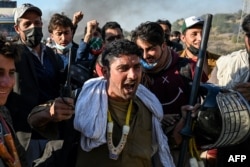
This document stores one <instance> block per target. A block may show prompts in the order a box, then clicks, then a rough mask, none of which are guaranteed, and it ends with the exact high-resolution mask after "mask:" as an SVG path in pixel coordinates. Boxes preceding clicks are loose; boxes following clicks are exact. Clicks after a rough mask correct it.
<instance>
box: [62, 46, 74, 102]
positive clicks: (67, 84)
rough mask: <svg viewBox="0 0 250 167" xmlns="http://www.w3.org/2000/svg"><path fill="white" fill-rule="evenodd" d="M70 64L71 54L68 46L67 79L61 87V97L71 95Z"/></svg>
mask: <svg viewBox="0 0 250 167" xmlns="http://www.w3.org/2000/svg"><path fill="white" fill-rule="evenodd" d="M71 64H72V56H71V48H69V63H68V72H67V80H66V82H65V85H64V86H63V88H62V96H63V97H71V92H72V88H71V74H70V68H71Z"/></svg>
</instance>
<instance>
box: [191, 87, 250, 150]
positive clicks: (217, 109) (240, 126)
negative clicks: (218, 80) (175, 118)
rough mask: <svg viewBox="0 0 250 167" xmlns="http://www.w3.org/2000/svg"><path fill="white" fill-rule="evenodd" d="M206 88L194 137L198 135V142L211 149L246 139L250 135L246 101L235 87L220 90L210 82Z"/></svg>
mask: <svg viewBox="0 0 250 167" xmlns="http://www.w3.org/2000/svg"><path fill="white" fill-rule="evenodd" d="M203 86H204V85H203ZM211 86H212V87H211ZM205 89H207V95H206V98H205V100H204V102H203V104H202V107H201V110H200V112H199V116H198V119H197V123H196V126H195V134H196V137H197V138H198V139H201V140H199V141H200V143H199V141H198V143H199V145H201V147H202V148H203V149H212V148H218V147H226V146H231V145H235V144H239V143H241V142H243V141H245V139H247V138H248V137H249V135H250V123H249V122H250V106H249V104H248V102H247V101H246V100H245V99H244V98H243V96H242V95H241V94H240V93H239V92H237V91H233V90H222V89H221V88H219V87H216V86H214V85H212V84H209V85H207V86H205ZM215 97H216V98H215ZM196 141H197V140H196Z"/></svg>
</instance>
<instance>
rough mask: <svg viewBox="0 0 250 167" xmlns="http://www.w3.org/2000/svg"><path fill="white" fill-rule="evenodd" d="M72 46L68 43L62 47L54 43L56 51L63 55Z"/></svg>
mask: <svg viewBox="0 0 250 167" xmlns="http://www.w3.org/2000/svg"><path fill="white" fill-rule="evenodd" d="M72 45H73V44H72V42H70V43H69V44H68V45H66V46H62V45H59V44H57V43H56V49H58V50H59V51H60V52H62V53H65V52H67V51H68V50H69V48H71V47H72Z"/></svg>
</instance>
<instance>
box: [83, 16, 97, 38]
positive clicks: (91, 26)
mask: <svg viewBox="0 0 250 167" xmlns="http://www.w3.org/2000/svg"><path fill="white" fill-rule="evenodd" d="M98 25H99V23H98V22H97V21H96V20H90V21H88V22H87V31H86V34H85V36H84V42H86V43H88V42H89V41H90V40H91V38H92V36H93V34H94V32H95V31H96V28H97V27H98Z"/></svg>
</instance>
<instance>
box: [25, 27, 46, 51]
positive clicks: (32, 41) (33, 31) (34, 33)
mask: <svg viewBox="0 0 250 167" xmlns="http://www.w3.org/2000/svg"><path fill="white" fill-rule="evenodd" d="M23 33H24V34H25V37H26V40H25V44H26V45H27V46H29V47H31V48H34V47H36V46H37V45H38V44H40V43H41V40H42V38H43V32H42V28H41V27H33V28H30V29H28V30H25V31H23Z"/></svg>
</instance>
